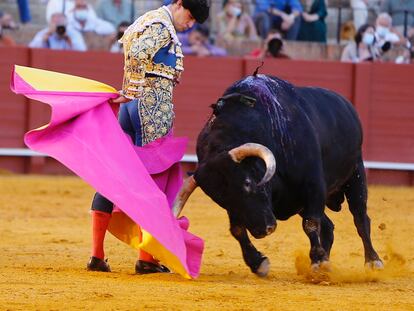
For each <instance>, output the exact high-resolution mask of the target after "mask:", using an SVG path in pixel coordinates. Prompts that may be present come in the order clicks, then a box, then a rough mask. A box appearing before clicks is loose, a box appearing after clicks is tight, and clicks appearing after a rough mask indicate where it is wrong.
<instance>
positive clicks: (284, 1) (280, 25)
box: [254, 0, 302, 40]
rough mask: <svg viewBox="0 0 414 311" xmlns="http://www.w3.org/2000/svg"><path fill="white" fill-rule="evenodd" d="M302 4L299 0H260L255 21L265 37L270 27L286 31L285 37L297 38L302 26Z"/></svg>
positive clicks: (260, 33) (257, 4) (261, 34)
mask: <svg viewBox="0 0 414 311" xmlns="http://www.w3.org/2000/svg"><path fill="white" fill-rule="evenodd" d="M301 13H302V5H301V4H300V2H299V1H298V0H260V1H257V3H256V10H255V14H254V22H255V24H256V27H257V31H258V32H259V35H260V36H261V37H262V38H263V39H264V38H266V37H267V35H268V33H269V31H270V29H277V30H280V31H283V32H285V38H286V39H288V40H296V38H297V37H298V33H299V28H300V14H301Z"/></svg>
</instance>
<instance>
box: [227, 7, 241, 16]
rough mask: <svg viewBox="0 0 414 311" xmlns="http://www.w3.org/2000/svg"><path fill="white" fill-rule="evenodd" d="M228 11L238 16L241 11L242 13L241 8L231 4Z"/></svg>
mask: <svg viewBox="0 0 414 311" xmlns="http://www.w3.org/2000/svg"><path fill="white" fill-rule="evenodd" d="M230 13H231V15H233V16H237V17H239V16H240V15H241V13H242V10H241V9H240V8H239V7H237V6H232V7H231V8H230Z"/></svg>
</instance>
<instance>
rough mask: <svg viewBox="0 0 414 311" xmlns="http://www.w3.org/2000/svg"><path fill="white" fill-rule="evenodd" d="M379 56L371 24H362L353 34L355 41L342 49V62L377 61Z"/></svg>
mask: <svg viewBox="0 0 414 311" xmlns="http://www.w3.org/2000/svg"><path fill="white" fill-rule="evenodd" d="M379 57H380V53H379V50H378V48H377V46H376V44H375V28H374V26H372V25H369V24H365V25H362V26H361V27H360V28H359V29H358V31H357V34H356V35H355V41H354V42H350V43H348V45H346V46H345V48H344V50H343V51H342V57H341V61H342V62H353V63H359V62H367V61H377V60H378V59H379Z"/></svg>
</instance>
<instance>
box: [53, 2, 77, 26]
mask: <svg viewBox="0 0 414 311" xmlns="http://www.w3.org/2000/svg"><path fill="white" fill-rule="evenodd" d="M74 7H75V0H49V1H48V2H47V6H46V20H47V22H48V23H49V22H50V19H51V18H52V15H53V14H54V13H63V14H65V15H66V16H68V14H69V12H70V11H72V10H73V8H74Z"/></svg>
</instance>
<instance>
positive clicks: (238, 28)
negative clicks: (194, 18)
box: [216, 0, 259, 47]
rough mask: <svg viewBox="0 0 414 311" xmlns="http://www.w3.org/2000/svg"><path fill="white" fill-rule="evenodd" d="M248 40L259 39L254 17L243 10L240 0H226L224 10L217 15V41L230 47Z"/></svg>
mask: <svg viewBox="0 0 414 311" xmlns="http://www.w3.org/2000/svg"><path fill="white" fill-rule="evenodd" d="M246 40H248V41H258V40H259V38H258V36H257V32H256V27H255V25H254V22H253V19H252V18H251V17H250V15H248V14H246V13H245V12H243V7H242V4H241V2H240V0H224V3H223V11H222V12H220V13H219V14H218V15H217V38H216V43H217V44H218V45H220V46H222V47H230V46H233V45H234V44H240V42H243V41H246Z"/></svg>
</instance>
